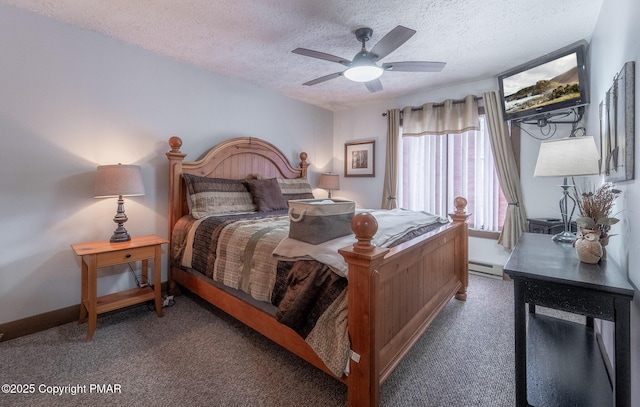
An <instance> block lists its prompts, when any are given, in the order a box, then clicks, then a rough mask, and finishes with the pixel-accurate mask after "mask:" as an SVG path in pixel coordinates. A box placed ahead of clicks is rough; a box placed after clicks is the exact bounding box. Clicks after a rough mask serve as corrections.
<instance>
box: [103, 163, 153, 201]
mask: <svg viewBox="0 0 640 407" xmlns="http://www.w3.org/2000/svg"><path fill="white" fill-rule="evenodd" d="M120 195H122V196H135V195H144V183H143V182H142V172H141V170H140V166H138V165H122V164H117V165H100V166H98V172H97V173H96V183H95V197H96V198H108V197H117V196H120Z"/></svg>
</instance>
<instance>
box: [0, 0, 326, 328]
mask: <svg viewBox="0 0 640 407" xmlns="http://www.w3.org/2000/svg"><path fill="white" fill-rule="evenodd" d="M0 56H1V59H2V63H0V135H1V138H0V139H1V140H2V151H3V152H2V159H1V160H0V173H2V178H1V180H0V191H2V199H1V200H0V213H2V217H1V218H0V231H2V232H1V233H0V248H1V249H0V250H1V254H0V323H4V322H9V321H14V320H17V319H21V318H24V317H28V316H31V315H36V314H40V313H43V312H47V311H51V310H55V309H59V308H63V307H66V306H69V305H73V304H78V303H79V302H80V262H79V259H78V258H76V257H75V255H74V254H73V252H72V251H71V248H70V245H71V244H72V243H77V242H83V241H90V240H99V239H106V238H109V236H111V233H112V232H113V230H114V229H115V224H114V223H113V221H112V219H113V216H114V215H115V211H116V201H115V200H114V199H94V198H93V179H94V172H95V169H96V166H97V165H102V164H116V163H118V162H120V163H123V164H138V165H141V166H142V173H143V178H144V182H145V188H146V195H145V196H143V197H132V198H129V199H126V200H125V209H126V212H127V215H128V217H129V221H128V222H127V223H126V227H127V229H128V230H129V232H130V233H131V234H148V233H156V234H158V235H160V236H165V237H166V234H167V223H166V222H167V220H166V214H167V204H166V202H167V199H166V197H167V177H168V166H167V159H166V156H165V152H166V151H168V145H167V140H168V138H169V137H170V136H173V135H178V136H180V137H182V139H183V141H184V145H183V151H184V152H186V153H188V154H189V155H188V157H187V159H192V160H195V159H196V158H197V157H198V156H199V155H200V154H201V153H202V152H203V151H204V149H205V148H206V147H209V146H212V145H213V144H215V143H217V142H220V141H222V140H225V139H227V138H230V137H236V136H255V137H260V138H263V139H265V140H268V141H270V142H272V143H273V144H275V145H276V146H278V147H280V148H281V149H282V150H283V151H284V153H285V154H287V156H288V157H289V159H290V160H291V161H292V162H294V163H297V162H298V161H299V159H298V154H299V153H300V152H301V151H307V152H308V153H309V161H310V162H311V163H312V164H314V166H313V167H312V168H311V171H312V172H313V173H312V174H311V176H310V181H311V182H312V184H313V183H314V182H315V179H316V173H317V172H319V171H321V170H326V169H328V168H325V167H327V166H328V167H330V166H331V157H332V151H331V143H332V139H333V113H332V112H330V111H327V110H324V109H320V108H317V107H314V106H311V105H308V104H304V103H301V102H298V101H295V100H292V99H289V98H285V97H282V96H279V95H277V94H275V93H273V92H269V91H266V90H263V89H261V88H257V87H255V86H253V85H250V84H247V83H243V82H240V81H237V80H234V79H229V78H225V77H221V76H218V75H215V74H212V73H210V72H207V71H204V70H200V69H197V68H194V67H191V66H188V65H184V64H181V63H178V62H176V61H175V60H173V59H169V58H164V57H161V56H158V55H156V54H152V53H150V52H146V51H144V50H142V49H140V48H137V47H134V46H131V45H127V44H124V43H122V42H120V41H117V40H114V39H112V38H108V37H105V36H103V35H100V34H97V33H94V32H91V31H86V30H81V29H77V28H74V27H71V26H68V25H65V24H61V23H57V22H54V21H52V20H49V19H46V18H44V17H41V16H37V15H33V14H28V13H25V12H22V11H18V10H16V9H14V8H12V7H10V6H7V5H4V4H0ZM318 163H320V164H318ZM317 165H321V167H322V168H318V166H317ZM318 192H320V191H318ZM165 259H166V256H165ZM163 269H164V271H163V281H164V280H166V261H165V262H164V267H163ZM121 271H122V269H104V270H102V272H101V274H102V275H103V276H104V277H102V278H100V280H99V283H98V292H99V294H100V295H101V294H105V293H108V292H113V291H118V290H121V289H123V288H129V287H132V286H133V278H132V276H131V275H130V274H129V273H126V272H125V273H121Z"/></svg>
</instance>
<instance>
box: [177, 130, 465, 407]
mask: <svg viewBox="0 0 640 407" xmlns="http://www.w3.org/2000/svg"><path fill="white" fill-rule="evenodd" d="M169 145H170V147H171V151H169V152H168V153H167V157H168V158H169V238H171V233H172V231H173V225H174V224H175V223H176V221H177V220H178V219H179V218H180V217H181V216H183V215H186V214H188V213H189V210H188V207H187V200H186V188H185V186H184V182H183V181H182V174H194V175H198V176H206V177H216V178H232V179H243V178H247V177H248V176H251V175H256V174H260V175H262V176H265V177H282V178H299V177H306V175H307V167H308V166H309V164H308V163H307V162H306V158H307V154H306V153H301V154H300V158H301V162H300V165H299V167H298V168H294V167H293V166H291V164H290V163H289V161H288V159H287V158H286V156H285V155H284V154H283V153H282V152H281V151H280V150H279V149H278V148H276V147H275V146H273V145H272V144H270V143H268V142H266V141H263V140H260V139H257V138H249V137H242V138H235V139H231V140H228V141H225V142H223V143H221V144H218V145H217V146H215V147H213V148H212V149H210V150H209V151H208V152H207V153H206V154H205V155H204V156H203V157H202V158H201V159H199V160H198V161H194V162H185V161H184V158H185V157H186V154H184V153H182V152H180V147H181V146H182V140H181V139H180V138H179V137H171V139H169ZM455 204H456V213H454V214H451V215H450V216H451V217H452V219H453V222H452V223H450V224H447V225H444V226H442V227H441V228H438V229H437V230H436V231H434V232H430V233H428V234H426V235H423V236H420V237H418V238H415V239H413V240H411V241H408V242H406V243H403V244H401V245H399V246H397V247H394V248H392V249H383V248H378V247H375V246H373V245H371V238H372V236H373V235H374V234H375V233H376V231H377V223H376V221H375V218H374V217H373V216H371V215H369V214H362V215H356V217H354V221H353V222H352V228H353V230H354V233H355V234H356V238H357V240H358V241H357V242H356V243H355V244H354V245H353V247H345V248H343V249H341V250H340V251H339V252H340V254H341V255H342V256H343V257H344V259H345V260H346V262H347V263H348V265H349V284H348V329H349V338H350V341H351V350H352V357H351V361H350V374H349V375H348V376H343V377H339V378H338V379H339V380H341V381H343V382H344V383H346V384H347V386H348V404H349V406H352V407H355V406H358V407H362V406H377V405H378V404H379V396H380V385H381V384H382V382H383V381H384V380H385V379H386V378H387V377H388V376H389V375H390V374H391V372H392V371H393V369H394V368H395V367H396V366H397V365H398V364H399V363H400V361H401V360H402V357H403V356H404V355H405V354H406V353H407V352H408V351H409V350H410V349H411V347H412V346H413V344H414V343H415V342H416V341H417V340H418V339H419V338H420V336H421V335H422V333H423V332H424V331H425V329H427V327H428V326H429V325H430V323H431V322H432V321H433V320H434V319H435V317H436V316H437V314H438V313H439V312H440V310H441V309H442V308H443V307H444V306H445V305H446V304H447V303H448V302H449V300H450V299H451V298H452V297H454V296H455V297H456V298H457V299H459V300H463V301H464V300H466V288H467V285H468V271H467V268H468V265H467V263H468V228H467V223H466V219H467V217H468V215H467V214H465V212H464V211H465V207H466V200H465V199H464V198H457V199H456V202H455ZM169 283H170V287H171V289H173V288H174V287H175V284H176V283H177V284H179V285H180V286H183V287H185V288H187V289H188V290H190V291H191V292H193V293H195V294H197V295H198V296H200V297H202V298H203V299H205V300H206V301H208V302H210V303H211V304H213V305H215V306H216V307H218V308H220V309H221V310H223V311H224V312H226V313H228V314H229V315H231V316H233V317H235V318H236V319H238V320H239V321H241V322H242V323H244V324H246V325H248V326H249V327H251V328H253V329H254V330H256V331H258V332H259V333H261V334H262V335H264V336H266V337H267V338H269V339H271V340H273V341H274V342H276V343H278V344H280V345H281V346H283V347H284V348H286V349H288V350H289V351H291V352H293V353H294V354H296V355H298V356H299V357H301V358H302V359H304V360H306V361H308V362H309V363H311V364H313V365H314V366H316V367H318V368H320V369H322V370H323V371H325V372H327V373H328V374H331V373H330V371H329V370H328V368H327V367H326V366H325V365H324V363H323V362H322V360H320V358H319V357H318V356H317V355H316V354H315V353H314V351H313V350H312V349H311V347H310V346H309V345H308V344H307V343H306V342H305V341H304V340H303V339H302V337H300V336H299V335H298V334H297V333H296V332H294V331H293V330H291V329H289V328H288V327H286V326H284V325H282V324H280V323H279V322H277V321H276V319H275V318H274V317H273V316H272V315H271V314H269V313H267V312H265V311H263V310H261V309H259V308H257V307H255V306H254V305H251V304H249V303H247V302H244V301H242V300H240V299H238V298H236V297H235V296H233V295H231V294H229V293H227V292H225V291H223V290H221V289H219V288H217V287H216V286H214V285H212V284H211V283H210V282H209V281H208V279H207V278H206V277H205V276H203V275H202V274H200V273H198V272H195V271H193V270H189V269H184V268H182V267H180V266H179V265H175V264H171V265H170V269H169ZM332 376H333V375H332Z"/></svg>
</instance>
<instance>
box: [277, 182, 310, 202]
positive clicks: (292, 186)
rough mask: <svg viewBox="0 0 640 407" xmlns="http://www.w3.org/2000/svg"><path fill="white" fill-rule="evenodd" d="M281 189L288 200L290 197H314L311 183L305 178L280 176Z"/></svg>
mask: <svg viewBox="0 0 640 407" xmlns="http://www.w3.org/2000/svg"><path fill="white" fill-rule="evenodd" d="M278 184H279V185H280V191H282V195H284V198H285V199H286V200H287V201H288V200H290V199H313V198H315V197H314V196H313V192H312V190H311V185H309V182H308V181H307V180H306V179H305V178H291V179H287V178H278Z"/></svg>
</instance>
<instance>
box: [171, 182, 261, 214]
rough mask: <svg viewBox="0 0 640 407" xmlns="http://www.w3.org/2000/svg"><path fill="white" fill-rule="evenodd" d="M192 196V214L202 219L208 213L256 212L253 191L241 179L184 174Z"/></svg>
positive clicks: (188, 190)
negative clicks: (252, 196)
mask: <svg viewBox="0 0 640 407" xmlns="http://www.w3.org/2000/svg"><path fill="white" fill-rule="evenodd" d="M183 177H184V180H185V183H186V186H187V193H188V194H189V197H190V198H191V215H192V216H193V217H194V218H196V219H200V218H203V217H205V216H208V215H218V214H222V213H233V212H255V210H256V206H255V205H254V204H253V199H252V198H251V193H250V192H249V191H248V190H247V188H246V187H245V185H244V180H241V179H223V178H207V177H198V176H196V175H190V174H183Z"/></svg>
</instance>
